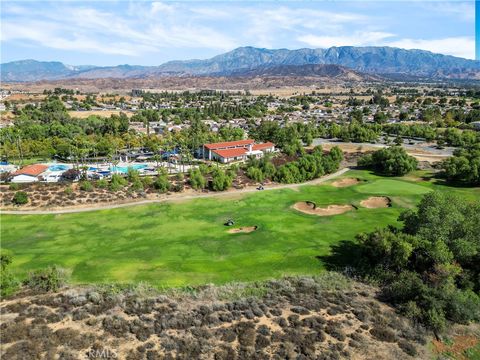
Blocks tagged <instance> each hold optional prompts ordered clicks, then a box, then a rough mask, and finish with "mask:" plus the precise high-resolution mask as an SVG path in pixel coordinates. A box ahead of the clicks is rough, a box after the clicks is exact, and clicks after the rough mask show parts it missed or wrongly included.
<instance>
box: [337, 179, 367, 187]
mask: <svg viewBox="0 0 480 360" xmlns="http://www.w3.org/2000/svg"><path fill="white" fill-rule="evenodd" d="M359 182H360V180H359V179H356V178H344V179H340V180H336V181H334V182H332V186H335V187H347V186H352V185H356V184H358V183H359Z"/></svg>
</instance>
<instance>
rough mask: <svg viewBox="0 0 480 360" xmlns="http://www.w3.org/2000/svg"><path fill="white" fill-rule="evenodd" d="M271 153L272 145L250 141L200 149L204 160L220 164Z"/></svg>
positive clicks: (226, 143) (224, 143)
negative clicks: (215, 161)
mask: <svg viewBox="0 0 480 360" xmlns="http://www.w3.org/2000/svg"><path fill="white" fill-rule="evenodd" d="M273 151H275V145H274V144H273V143H271V142H267V143H260V144H255V141H254V140H251V139H247V140H238V141H227V142H220V143H213V144H205V145H203V147H202V154H203V158H204V159H208V160H217V161H219V162H221V163H229V162H231V161H239V160H245V159H247V158H248V157H251V156H253V157H257V158H261V157H263V155H264V153H267V152H273Z"/></svg>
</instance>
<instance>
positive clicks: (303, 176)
mask: <svg viewBox="0 0 480 360" xmlns="http://www.w3.org/2000/svg"><path fill="white" fill-rule="evenodd" d="M342 160H343V152H342V150H340V148H338V147H336V146H335V147H333V148H332V149H331V150H330V152H329V153H327V154H324V153H323V150H322V147H321V146H316V147H315V148H314V149H313V151H312V153H311V154H303V155H301V156H300V157H299V158H298V159H297V160H294V161H290V162H287V163H285V164H283V165H280V166H278V167H277V168H276V167H275V166H274V165H273V164H272V163H271V161H270V159H269V158H268V157H267V158H263V159H251V160H250V161H249V162H248V163H247V170H246V174H247V176H248V177H250V178H251V179H252V180H255V181H258V182H262V181H263V180H265V179H270V180H275V181H277V182H280V183H285V184H293V183H300V182H304V181H309V180H313V179H316V178H318V177H321V176H323V175H325V174H330V173H332V172H335V171H336V170H338V167H339V166H340V162H341V161H342Z"/></svg>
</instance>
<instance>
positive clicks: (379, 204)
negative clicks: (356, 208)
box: [360, 196, 392, 209]
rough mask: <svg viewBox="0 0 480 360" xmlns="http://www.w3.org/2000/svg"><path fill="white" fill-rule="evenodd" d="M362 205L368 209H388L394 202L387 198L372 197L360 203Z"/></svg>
mask: <svg viewBox="0 0 480 360" xmlns="http://www.w3.org/2000/svg"><path fill="white" fill-rule="evenodd" d="M360 205H362V206H363V207H366V208H368V209H375V208H386V207H390V206H391V205H392V200H390V198H388V197H386V196H372V197H369V198H368V199H366V200H362V201H360Z"/></svg>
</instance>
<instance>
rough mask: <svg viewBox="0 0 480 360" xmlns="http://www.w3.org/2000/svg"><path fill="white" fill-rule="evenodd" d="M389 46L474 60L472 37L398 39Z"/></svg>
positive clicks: (473, 40)
mask: <svg viewBox="0 0 480 360" xmlns="http://www.w3.org/2000/svg"><path fill="white" fill-rule="evenodd" d="M387 45H389V46H394V47H399V48H403V49H421V50H428V51H431V52H434V53H440V54H446V55H453V56H458V57H462V58H466V59H475V39H474V38H473V37H468V36H462V37H448V38H444V39H431V40H426V39H400V40H396V41H392V42H390V43H388V44H387Z"/></svg>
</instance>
